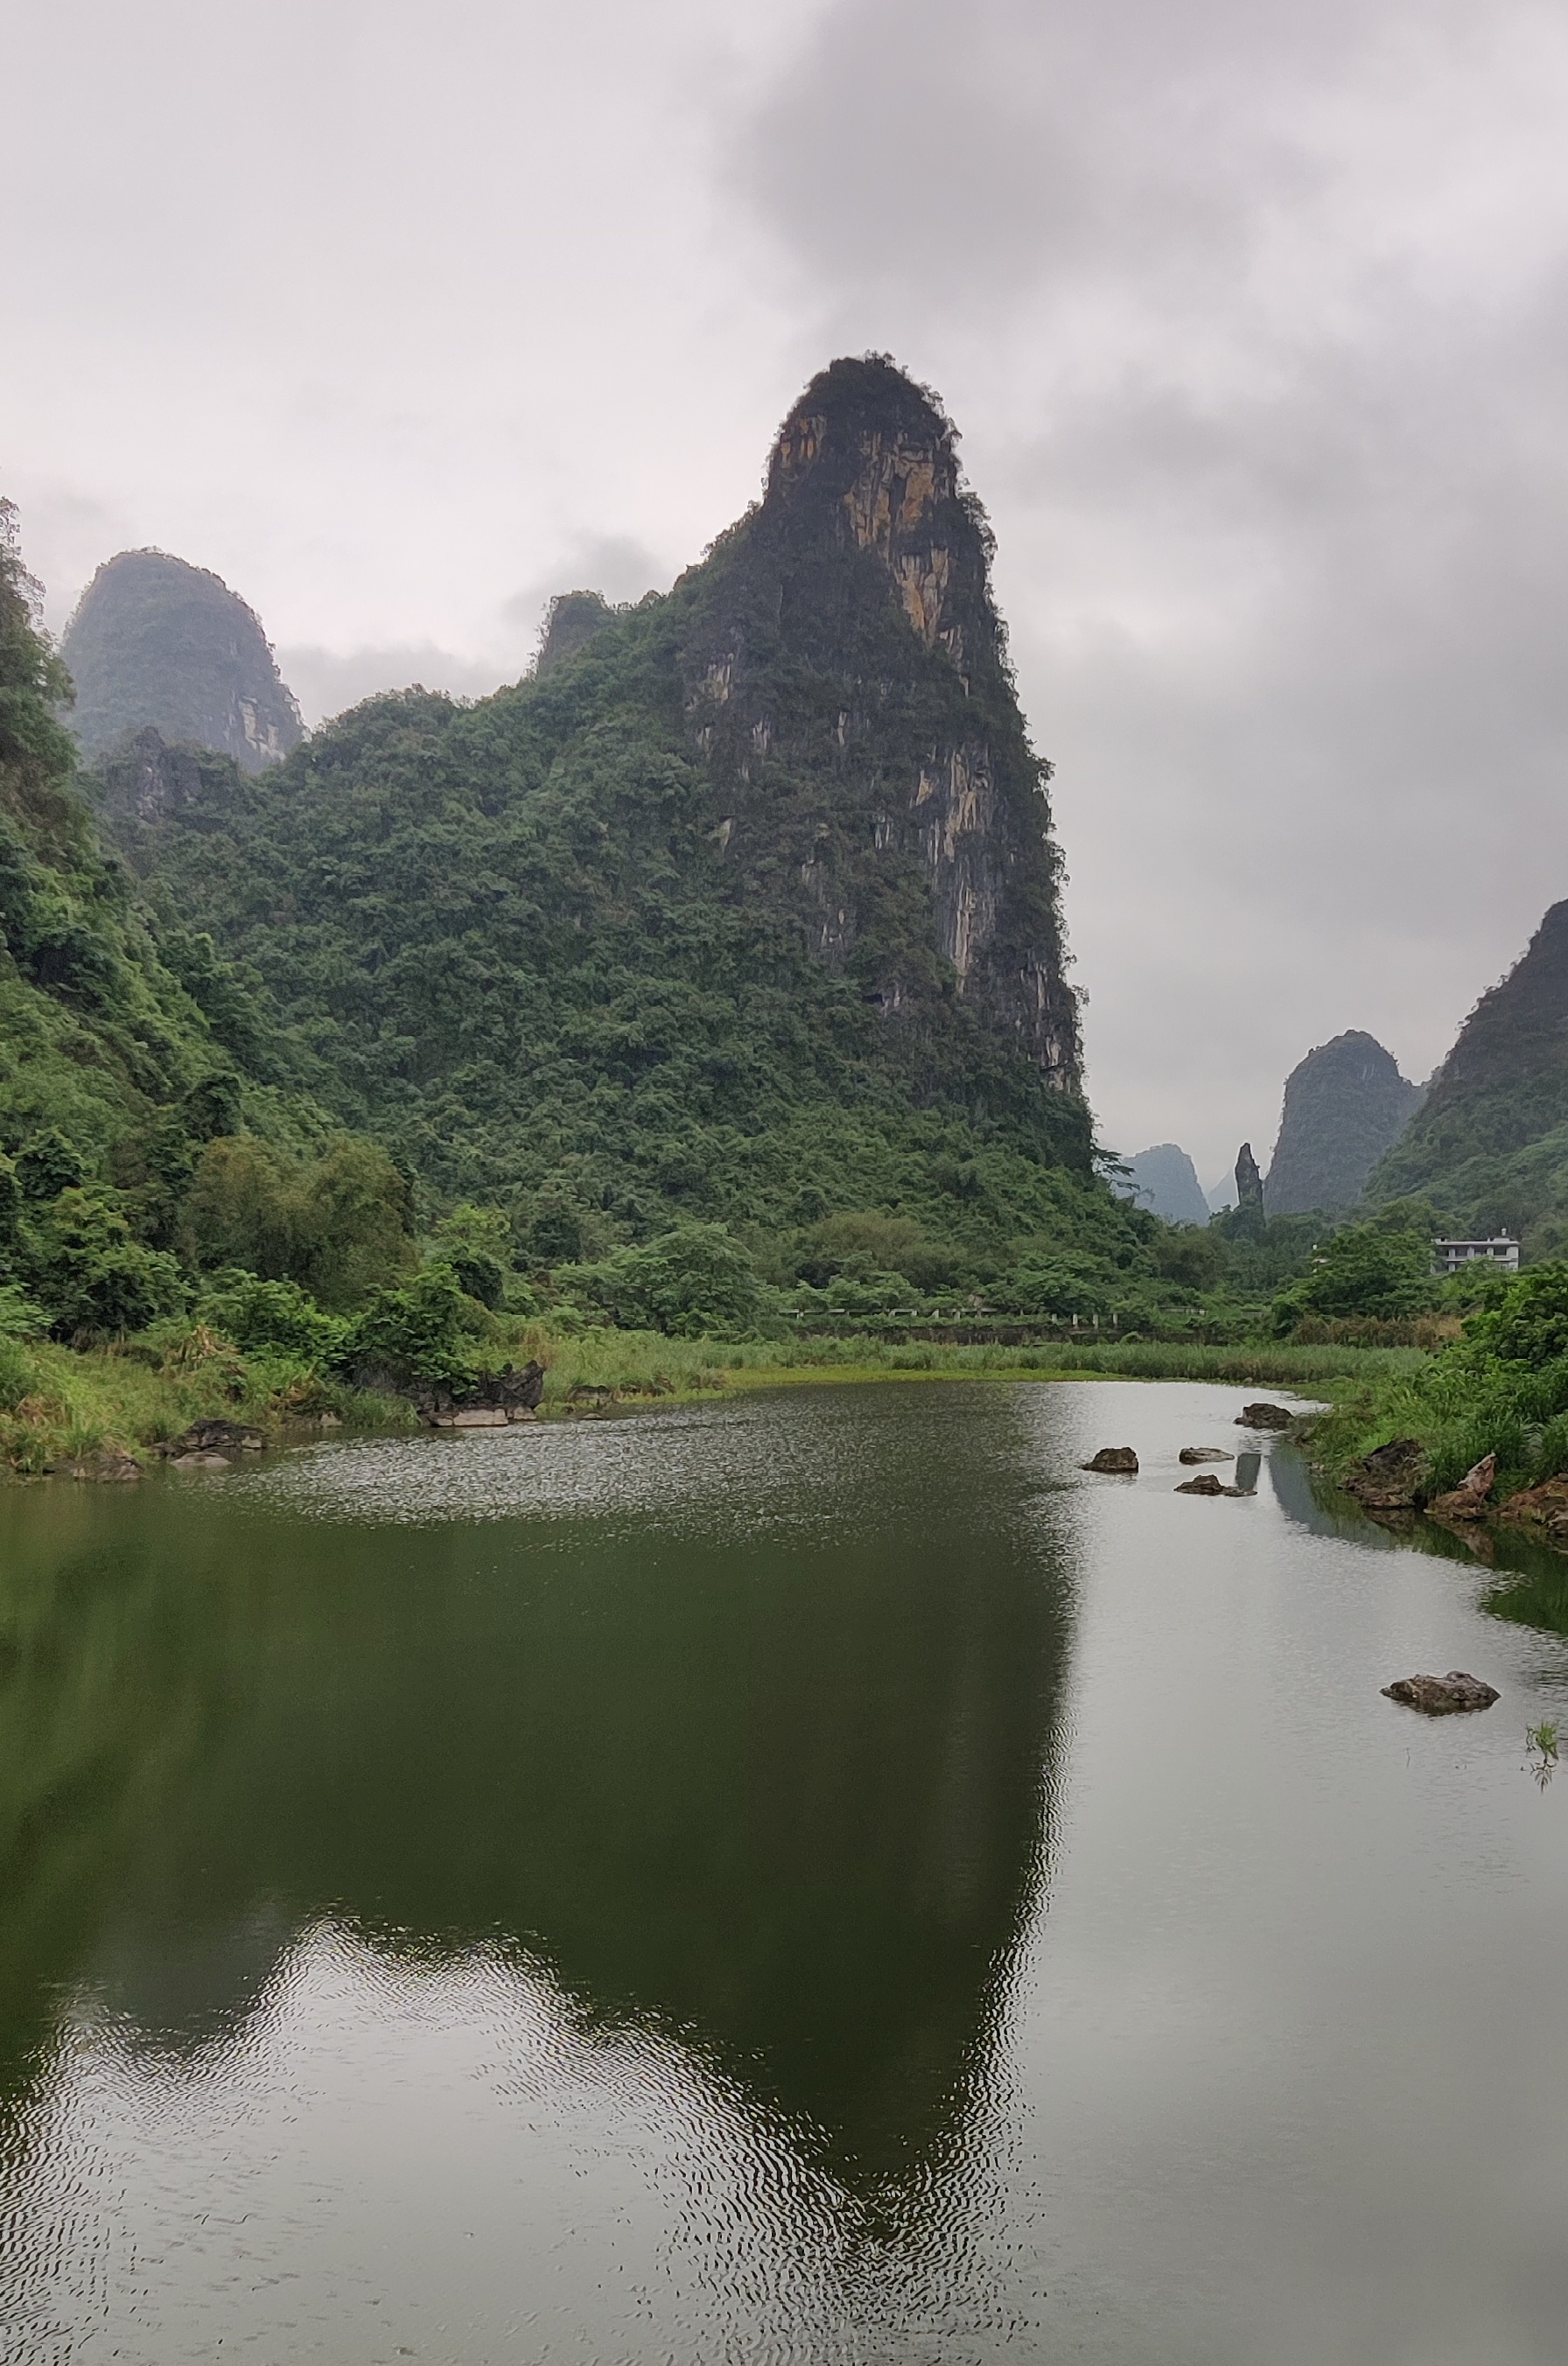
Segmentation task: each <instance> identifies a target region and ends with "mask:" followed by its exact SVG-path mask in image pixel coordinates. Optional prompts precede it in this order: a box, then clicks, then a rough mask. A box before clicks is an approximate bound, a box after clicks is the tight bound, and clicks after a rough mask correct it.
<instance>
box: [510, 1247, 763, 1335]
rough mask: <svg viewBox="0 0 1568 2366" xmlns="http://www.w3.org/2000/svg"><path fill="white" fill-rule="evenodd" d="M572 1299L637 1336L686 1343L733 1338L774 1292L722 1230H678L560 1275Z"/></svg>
mask: <svg viewBox="0 0 1568 2366" xmlns="http://www.w3.org/2000/svg"><path fill="white" fill-rule="evenodd" d="M557 1279H558V1281H559V1283H560V1285H561V1287H562V1288H563V1289H564V1290H566V1292H567V1294H568V1295H569V1297H570V1298H572V1299H575V1300H576V1301H577V1302H578V1303H579V1304H580V1305H583V1306H590V1307H594V1308H597V1309H598V1310H599V1311H600V1312H601V1313H604V1314H607V1315H608V1316H609V1317H610V1319H611V1321H612V1322H615V1323H617V1324H623V1325H624V1326H625V1327H626V1328H627V1329H629V1330H637V1331H664V1332H668V1333H671V1335H674V1336H676V1337H680V1338H688V1339H691V1338H697V1337H699V1336H701V1335H704V1334H706V1333H712V1334H714V1335H717V1336H719V1337H724V1336H727V1335H728V1336H733V1335H736V1334H743V1333H745V1332H747V1331H749V1330H750V1329H751V1328H752V1327H753V1325H754V1324H756V1323H757V1321H758V1320H759V1318H760V1317H761V1314H762V1313H763V1311H764V1307H765V1303H766V1292H765V1290H764V1288H763V1285H762V1283H761V1279H760V1278H759V1276H758V1273H757V1269H756V1268H755V1266H754V1265H753V1264H752V1262H751V1259H750V1256H748V1255H747V1253H746V1251H745V1249H744V1248H743V1247H742V1246H741V1245H740V1243H739V1241H738V1240H736V1239H735V1238H734V1236H733V1235H732V1234H730V1233H728V1231H726V1229H725V1227H724V1226H723V1225H722V1224H705V1223H684V1224H677V1225H673V1226H671V1229H670V1231H668V1232H666V1233H660V1234H658V1235H657V1236H656V1237H655V1238H654V1239H653V1240H651V1241H649V1242H647V1243H646V1244H645V1245H642V1246H640V1247H638V1246H627V1247H625V1248H620V1249H617V1250H615V1253H614V1255H613V1256H609V1257H607V1258H606V1259H605V1260H604V1263H603V1264H602V1265H598V1266H580V1267H578V1268H576V1269H575V1270H569V1271H568V1272H565V1273H562V1274H560V1275H558V1277H557Z"/></svg>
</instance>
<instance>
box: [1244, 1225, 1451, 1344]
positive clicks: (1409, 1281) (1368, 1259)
mask: <svg viewBox="0 0 1568 2366" xmlns="http://www.w3.org/2000/svg"><path fill="white" fill-rule="evenodd" d="M1437 1302H1438V1285H1437V1282H1436V1281H1435V1279H1434V1278H1433V1274H1432V1245H1431V1241H1430V1239H1429V1238H1428V1237H1427V1234H1425V1233H1419V1232H1415V1231H1406V1230H1404V1229H1402V1228H1400V1229H1396V1228H1394V1227H1393V1226H1391V1225H1389V1224H1387V1223H1371V1224H1348V1225H1347V1226H1346V1227H1345V1229H1344V1231H1343V1232H1338V1233H1336V1234H1334V1236H1333V1238H1332V1239H1331V1240H1329V1241H1327V1242H1325V1245H1324V1246H1323V1248H1322V1249H1321V1250H1320V1251H1319V1252H1318V1255H1317V1256H1316V1257H1315V1258H1314V1261H1313V1264H1312V1265H1311V1267H1310V1268H1308V1270H1307V1271H1306V1272H1305V1273H1304V1274H1303V1276H1302V1278H1301V1279H1300V1280H1299V1281H1298V1282H1296V1283H1295V1284H1294V1286H1293V1287H1292V1289H1290V1290H1287V1291H1285V1293H1284V1294H1283V1296H1282V1297H1280V1298H1277V1299H1276V1300H1275V1301H1274V1328H1275V1331H1276V1332H1277V1333H1278V1334H1280V1335H1283V1334H1285V1333H1286V1332H1289V1331H1291V1330H1293V1328H1294V1327H1295V1325H1296V1324H1297V1323H1299V1322H1300V1321H1301V1319H1302V1317H1303V1315H1308V1314H1319V1315H1328V1316H1337V1315H1348V1314H1371V1315H1374V1316H1376V1317H1377V1318H1378V1319H1379V1320H1381V1321H1383V1322H1390V1321H1395V1320H1397V1319H1398V1318H1399V1317H1401V1316H1403V1315H1412V1314H1421V1313H1426V1312H1427V1309H1428V1308H1430V1307H1432V1306H1434V1305H1435V1304H1436V1303H1437Z"/></svg>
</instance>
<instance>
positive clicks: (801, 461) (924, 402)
mask: <svg viewBox="0 0 1568 2366" xmlns="http://www.w3.org/2000/svg"><path fill="white" fill-rule="evenodd" d="M955 445H956V433H955V430H954V429H953V425H952V423H951V422H950V421H949V420H947V419H946V418H944V417H943V415H942V412H941V411H940V410H939V409H938V408H937V406H936V404H935V402H934V401H933V400H931V398H930V396H929V395H927V394H926V393H924V392H923V391H922V390H921V389H919V388H918V387H916V386H915V385H913V384H912V383H911V381H910V380H909V379H908V378H907V377H905V376H904V375H903V373H902V372H901V371H899V370H897V369H896V368H895V367H894V366H893V365H892V364H891V363H890V362H887V361H884V360H878V359H870V360H865V361H840V362H834V363H833V364H832V365H831V366H829V368H828V369H826V370H824V371H823V372H822V373H821V374H820V375H819V376H818V377H816V378H814V379H813V380H812V382H811V384H810V386H809V387H807V390H806V392H805V394H804V395H802V397H801V399H800V400H799V402H797V403H796V405H795V409H794V410H793V411H791V413H790V415H789V417H788V418H787V419H786V420H785V422H784V426H783V428H782V429H781V431H780V433H779V436H778V440H777V442H776V444H775V445H774V447H773V456H772V458H771V461H770V464H769V468H768V483H767V492H766V495H765V497H764V499H763V501H762V502H761V505H760V507H759V508H758V509H756V510H755V511H753V512H752V513H751V514H750V516H749V517H747V518H745V519H743V520H742V521H741V523H740V524H739V526H737V527H736V528H735V529H734V530H733V532H732V534H731V535H728V536H727V537H725V538H724V539H723V540H722V541H721V542H720V543H719V545H718V546H717V547H716V551H715V554H714V559H713V561H712V562H710V568H709V569H708V575H709V578H710V581H709V585H708V588H707V591H706V596H705V598H704V600H703V602H702V605H701V614H700V617H699V620H698V622H697V624H696V626H695V628H694V630H693V631H692V633H691V634H690V635H689V636H688V637H687V639H686V643H685V647H684V649H683V651H682V674H683V681H684V696H685V704H686V714H687V718H688V724H689V728H690V730H691V733H692V735H693V737H694V739H695V741H696V744H697V745H698V747H699V748H700V749H702V750H703V751H704V752H705V755H706V756H707V758H708V760H709V763H710V765H711V767H712V770H713V774H714V778H715V782H716V784H717V786H718V787H719V791H720V802H721V807H722V811H723V819H722V821H721V824H720V828H719V833H718V835H719V842H720V844H721V845H722V846H723V848H724V849H725V851H726V855H727V858H728V860H729V861H731V862H733V863H734V864H735V865H736V867H737V869H738V870H739V871H744V870H745V869H746V867H747V866H748V864H750V863H752V862H757V863H758V864H759V865H766V866H767V873H770V874H773V875H783V876H790V875H793V879H794V882H795V896H796V898H797V901H798V904H799V906H800V907H801V909H802V913H803V918H805V920H806V924H807V929H808V930H809V933H810V939H811V941H812V943H813V945H814V948H815V950H816V952H817V953H818V956H819V958H820V959H821V960H822V961H824V962H825V963H829V965H830V966H831V967H834V968H837V969H841V970H844V971H846V972H847V973H849V974H850V975H853V976H855V977H856V978H858V979H859V981H860V982H861V984H862V986H863V991H864V993H865V994H866V995H867V997H868V998H869V999H871V1000H873V1001H874V1002H875V1003H876V1004H877V1005H878V1006H879V1007H880V1008H881V1009H882V1010H883V1011H884V1012H885V1014H886V1016H887V1017H888V1018H889V1019H891V1020H897V1019H898V1018H900V1017H912V1016H914V1014H915V1012H916V1010H917V1008H918V1006H919V1003H920V1001H921V1000H922V999H925V998H929V997H930V995H931V993H932V992H933V991H938V992H940V991H942V990H946V991H949V992H954V991H955V992H956V994H957V995H958V996H959V997H960V998H961V999H962V1000H964V1001H966V1002H969V1003H972V1004H975V1005H976V1006H983V1007H985V1008H987V1009H988V1010H989V1011H990V1012H991V1013H992V1014H993V1015H994V1016H996V1017H998V1018H999V1019H1001V1020H1003V1021H1004V1023H1005V1024H1006V1026H1007V1027H1008V1028H1009V1029H1010V1031H1011V1032H1012V1033H1013V1035H1014V1036H1015V1038H1016V1039H1017V1041H1018V1042H1020V1044H1021V1046H1022V1047H1023V1048H1024V1049H1025V1050H1026V1051H1027V1052H1028V1053H1029V1055H1030V1057H1031V1058H1032V1060H1033V1061H1034V1063H1035V1064H1036V1065H1037V1066H1038V1067H1039V1069H1040V1070H1041V1071H1042V1073H1043V1075H1044V1076H1046V1078H1047V1079H1048V1080H1049V1081H1050V1082H1052V1083H1053V1084H1055V1085H1058V1086H1061V1087H1064V1088H1067V1089H1075V1088H1076V1087H1077V1084H1078V1080H1079V1065H1080V1061H1079V1047H1078V1029H1077V1001H1076V997H1075V996H1074V994H1073V991H1072V989H1071V988H1070V987H1069V986H1067V984H1066V980H1065V977H1064V975H1063V965H1064V964H1063V945H1062V929H1061V919H1060V913H1059V909H1058V903H1057V882H1058V876H1059V872H1060V858H1059V856H1058V854H1057V852H1056V850H1055V846H1054V844H1053V843H1052V841H1051V839H1050V836H1049V828H1050V813H1049V808H1048V806H1047V803H1046V797H1045V785H1046V782H1047V780H1048V778H1049V772H1050V768H1049V766H1048V765H1046V764H1044V763H1043V762H1042V761H1041V760H1040V759H1039V758H1038V757H1036V756H1035V755H1034V753H1033V752H1032V749H1031V748H1030V745H1029V741H1028V738H1027V735H1026V733H1025V730H1024V727H1023V720H1022V717H1021V714H1020V712H1019V708H1018V702H1017V698H1016V696H1015V694H1014V691H1013V686H1012V681H1011V676H1010V670H1009V668H1008V663H1007V654H1006V646H1005V637H1004V634H1003V630H1002V626H1001V624H1000V622H999V620H998V615H997V613H996V610H995V607H994V606H993V604H992V600H991V593H990V585H989V556H990V543H989V535H988V531H987V526H986V524H985V520H984V517H983V515H982V513H980V511H979V508H978V506H977V504H976V502H975V501H974V499H973V497H972V496H971V495H969V494H968V493H967V492H965V491H964V489H963V487H962V485H961V482H960V477H959V469H958V461H957V456H956V450H955ZM781 828H782V830H783V834H784V841H785V847H786V849H787V851H786V852H785V855H784V861H783V862H781V861H780V859H779V857H780V847H779V839H780V832H781ZM920 892H923V894H924V896H926V897H927V898H928V899H929V907H930V910H931V918H932V921H933V923H934V927H933V928H932V929H931V931H930V932H929V934H928V932H927V931H925V930H921V931H919V940H920V941H919V942H916V941H912V940H913V936H914V932H913V931H912V930H911V928H910V925H909V921H910V916H911V913H912V911H913V910H914V908H915V907H914V905H913V904H912V903H911V900H910V899H911V896H914V895H917V894H919V893H920ZM933 940H934V941H933ZM928 948H929V949H928ZM932 952H937V953H939V954H940V956H941V964H942V965H941V966H940V967H937V968H934V969H933V967H932V963H931V953H932Z"/></svg>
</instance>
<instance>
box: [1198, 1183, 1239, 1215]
mask: <svg viewBox="0 0 1568 2366" xmlns="http://www.w3.org/2000/svg"><path fill="white" fill-rule="evenodd" d="M1203 1197H1204V1199H1205V1200H1206V1201H1207V1203H1208V1206H1209V1208H1210V1210H1211V1211H1212V1212H1213V1214H1214V1215H1216V1216H1217V1215H1218V1214H1219V1212H1220V1211H1221V1209H1222V1208H1234V1207H1235V1176H1234V1175H1222V1176H1221V1177H1220V1179H1219V1181H1218V1182H1217V1183H1213V1184H1211V1185H1210V1187H1209V1189H1208V1190H1207V1191H1206V1192H1205V1193H1204V1195H1203Z"/></svg>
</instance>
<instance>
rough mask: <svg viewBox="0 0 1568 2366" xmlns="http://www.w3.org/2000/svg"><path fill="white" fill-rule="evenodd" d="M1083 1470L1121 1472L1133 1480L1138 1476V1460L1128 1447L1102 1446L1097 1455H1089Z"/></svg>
mask: <svg viewBox="0 0 1568 2366" xmlns="http://www.w3.org/2000/svg"><path fill="white" fill-rule="evenodd" d="M1083 1468H1084V1469H1085V1470H1117V1471H1122V1472H1124V1473H1125V1474H1126V1475H1127V1476H1128V1477H1130V1478H1134V1479H1135V1478H1136V1477H1137V1475H1138V1458H1137V1456H1136V1455H1135V1454H1134V1451H1133V1449H1132V1448H1131V1447H1130V1446H1102V1447H1101V1448H1100V1452H1099V1453H1098V1454H1091V1455H1090V1457H1089V1460H1088V1461H1087V1462H1086V1463H1085V1464H1084V1465H1083Z"/></svg>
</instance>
